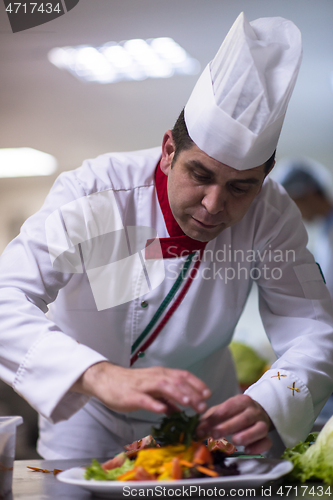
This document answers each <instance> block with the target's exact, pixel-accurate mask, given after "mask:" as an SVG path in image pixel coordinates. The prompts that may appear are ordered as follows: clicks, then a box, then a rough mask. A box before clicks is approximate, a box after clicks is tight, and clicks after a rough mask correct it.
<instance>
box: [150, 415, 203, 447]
mask: <svg viewBox="0 0 333 500" xmlns="http://www.w3.org/2000/svg"><path fill="white" fill-rule="evenodd" d="M199 419H200V415H199V414H198V413H197V414H196V415H194V416H193V417H189V416H188V415H186V413H185V412H183V411H180V412H179V411H176V412H174V413H172V414H171V415H170V416H169V417H164V418H163V420H162V422H161V424H160V426H159V427H158V428H157V427H153V428H152V435H153V437H154V439H156V441H157V442H158V443H159V444H160V445H162V446H166V445H176V444H179V443H182V444H184V445H185V446H186V447H188V446H190V445H191V443H192V441H196V440H197V436H196V430H197V427H198V424H199Z"/></svg>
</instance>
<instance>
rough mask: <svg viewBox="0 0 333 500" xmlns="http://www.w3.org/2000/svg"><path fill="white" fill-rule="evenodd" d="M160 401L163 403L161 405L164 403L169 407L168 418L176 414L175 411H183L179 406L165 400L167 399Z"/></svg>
mask: <svg viewBox="0 0 333 500" xmlns="http://www.w3.org/2000/svg"><path fill="white" fill-rule="evenodd" d="M159 401H161V403H164V404H165V405H166V407H167V411H166V412H165V413H166V414H167V415H168V416H169V415H172V413H174V412H175V411H181V409H180V408H179V406H177V405H175V404H173V403H172V402H171V401H169V400H167V399H165V398H161V399H159Z"/></svg>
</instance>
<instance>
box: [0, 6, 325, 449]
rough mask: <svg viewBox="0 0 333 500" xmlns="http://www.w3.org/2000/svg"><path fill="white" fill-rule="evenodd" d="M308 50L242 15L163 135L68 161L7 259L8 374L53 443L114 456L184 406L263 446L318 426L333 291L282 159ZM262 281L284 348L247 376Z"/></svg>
mask: <svg viewBox="0 0 333 500" xmlns="http://www.w3.org/2000/svg"><path fill="white" fill-rule="evenodd" d="M300 61H301V37H300V33H299V30H298V29H297V28H296V27H295V26H294V24H293V23H292V22H290V21H288V20H286V19H282V18H267V19H258V20H256V21H253V22H251V23H249V22H248V21H247V19H246V18H245V16H244V14H240V16H239V17H238V18H237V19H236V21H235V23H234V25H233V26H232V28H231V30H230V31H229V33H228V35H227V37H226V38H225V40H224V42H223V43H222V46H221V48H220V49H219V51H218V53H217V55H216V56H215V58H214V59H213V61H212V62H211V63H210V64H209V65H208V66H207V67H206V69H205V70H204V72H203V73H202V75H201V77H200V78H199V80H198V82H197V84H196V86H195V88H194V90H193V92H192V94H191V96H190V98H189V101H188V102H187V104H186V106H185V109H184V112H183V113H181V115H180V117H179V118H178V120H177V122H176V124H175V126H174V128H173V130H168V131H167V132H166V133H165V135H164V138H163V142H162V147H157V148H153V149H150V150H144V151H136V152H131V153H111V154H105V155H102V156H100V157H98V158H97V159H94V160H87V161H85V162H84V163H83V165H82V167H80V168H78V169H77V170H73V171H70V172H66V173H62V174H61V175H60V177H59V178H58V180H57V181H56V182H55V184H54V186H53V188H52V190H51V191H50V193H49V195H48V197H47V198H46V201H45V203H44V205H43V207H42V208H41V210H40V211H39V212H38V213H37V214H36V215H34V216H33V217H31V218H30V219H28V220H27V221H26V223H25V224H24V225H23V227H22V230H21V233H20V235H19V236H18V237H17V238H16V239H15V240H14V241H13V242H12V243H11V244H10V245H9V246H8V248H7V249H6V250H5V252H4V254H3V256H2V258H1V263H0V283H1V292H0V294H1V297H0V299H1V307H0V314H1V322H0V324H1V330H0V344H1V350H0V376H1V377H2V378H3V380H5V381H6V382H7V383H9V384H11V385H12V387H13V388H14V389H15V390H16V391H17V392H18V393H19V394H21V395H22V397H24V398H25V399H26V400H27V401H29V403H30V404H31V405H32V406H33V407H34V408H35V409H36V410H37V411H38V412H39V414H40V438H39V442H38V451H39V453H40V454H41V455H42V456H43V457H45V458H75V457H92V456H97V457H103V456H104V457H106V456H111V455H113V454H114V453H116V452H118V451H120V450H121V449H122V446H123V445H125V444H127V443H129V442H131V441H133V440H135V439H139V438H141V437H143V436H144V435H146V434H148V433H149V432H150V429H151V426H152V425H154V424H156V423H157V422H158V421H159V420H160V419H161V416H163V414H165V413H168V412H170V411H171V410H173V409H175V408H185V409H186V411H188V412H189V413H191V412H192V413H193V412H200V413H201V414H202V418H201V423H200V426H199V433H200V434H201V435H206V434H208V433H209V434H211V435H213V437H214V438H218V437H222V436H224V435H231V436H232V439H233V442H234V443H235V444H236V445H243V446H245V450H246V451H248V452H252V453H256V452H262V451H265V450H267V449H269V447H270V438H269V436H268V434H269V432H270V431H271V430H272V429H275V430H276V431H277V432H278V433H279V436H280V437H281V439H282V440H283V442H284V444H285V445H286V446H292V445H294V444H295V443H296V442H298V441H299V440H300V439H304V438H305V437H306V435H307V433H308V432H309V430H310V429H311V426H312V423H313V421H314V419H315V417H316V415H317V414H318V413H319V411H320V409H321V408H322V406H323V405H324V403H325V401H326V399H327V397H328V396H329V394H330V393H331V392H332V388H333V382H332V381H333V366H332V362H331V360H332V349H333V319H332V313H333V312H332V304H331V300H330V296H329V293H328V291H327V289H326V286H325V284H324V282H323V280H322V277H321V274H320V272H319V270H318V267H317V265H316V264H315V262H314V259H313V257H312V255H311V254H310V253H309V252H308V251H307V249H306V241H307V237H306V232H305V229H304V227H303V225H302V223H301V217H300V213H299V211H298V210H297V208H296V207H295V205H294V204H293V203H292V202H291V200H290V198H289V197H288V196H287V195H286V194H285V192H284V191H283V190H282V188H280V187H279V185H278V184H276V183H274V182H273V181H272V180H270V179H269V178H268V177H267V174H268V173H269V171H270V170H271V168H272V167H273V164H274V154H275V149H276V146H277V142H278V138H279V134H280V130H281V127H282V123H283V119H284V115H285V112H286V108H287V105H288V102H289V99H290V96H291V93H292V90H293V88H294V85H295V81H296V77H297V73H298V70H299V66H300ZM253 281H256V282H257V284H258V288H259V306H260V312H261V317H262V320H263V323H264V326H265V329H266V332H267V335H268V337H269V339H270V341H271V343H272V346H273V348H274V350H275V353H276V355H277V358H278V359H277V361H276V362H275V363H274V364H273V365H272V367H271V369H270V370H268V371H267V372H266V373H265V374H264V375H263V376H262V377H261V379H260V380H259V381H258V382H256V384H254V385H253V386H251V387H249V389H248V390H247V391H246V393H245V394H238V386H237V383H236V378H235V373H234V369H233V364H232V360H231V358H230V353H229V350H228V348H227V346H228V344H229V343H230V341H231V339H232V336H233V332H234V329H235V327H236V324H237V321H238V319H239V317H240V315H241V313H242V311H243V308H244V306H245V303H246V300H247V297H248V295H249V293H250V290H251V285H252V283H253Z"/></svg>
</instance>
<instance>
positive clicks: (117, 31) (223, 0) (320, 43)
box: [0, 0, 333, 458]
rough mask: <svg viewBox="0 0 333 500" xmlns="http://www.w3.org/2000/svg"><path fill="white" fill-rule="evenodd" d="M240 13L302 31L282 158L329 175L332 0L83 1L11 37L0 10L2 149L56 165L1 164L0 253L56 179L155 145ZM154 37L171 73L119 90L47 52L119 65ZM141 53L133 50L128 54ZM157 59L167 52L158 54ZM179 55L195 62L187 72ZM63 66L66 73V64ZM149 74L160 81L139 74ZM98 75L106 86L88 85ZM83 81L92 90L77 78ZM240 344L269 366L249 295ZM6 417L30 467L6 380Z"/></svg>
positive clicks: (119, 85)
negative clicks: (37, 171)
mask: <svg viewBox="0 0 333 500" xmlns="http://www.w3.org/2000/svg"><path fill="white" fill-rule="evenodd" d="M241 11H244V12H245V15H246V17H247V18H248V19H249V20H253V19H256V18H258V17H266V16H282V17H286V18H289V19H291V20H292V21H294V22H295V23H296V24H297V26H298V27H299V28H300V30H301V32H302V36H303V45H304V56H303V63H302V67H301V71H300V74H299V78H298V81H297V84H296V88H295V91H294V94H293V96H292V99H291V103H290V106H289V110H288V113H287V117H286V120H285V125H284V128H283V131H282V135H281V139H280V143H279V147H278V151H277V159H278V160H279V159H280V158H284V157H287V156H299V155H304V156H309V157H311V158H313V159H315V160H317V161H319V162H321V163H322V164H323V165H325V166H326V167H327V168H328V169H330V170H331V171H332V172H333V136H332V131H333V2H332V0H317V1H314V0H232V1H231V0H168V1H166V2H163V1H161V0H80V1H79V3H78V5H77V6H76V7H75V8H73V9H72V10H71V11H69V12H68V13H66V14H65V15H64V16H61V17H59V18H58V19H55V20H53V21H51V22H49V23H47V24H43V25H41V26H38V27H35V28H32V29H29V30H26V31H22V32H19V33H15V34H13V33H12V31H11V28H10V24H9V20H8V18H7V15H6V12H5V6H4V3H3V2H1V3H0V116H1V119H0V148H33V149H35V150H38V151H42V152H44V153H48V154H50V155H52V156H53V157H54V158H55V159H56V162H57V169H56V171H55V172H53V173H52V174H51V175H38V176H36V175H35V176H34V175H31V176H27V172H24V176H22V177H11V175H14V167H13V166H9V165H10V163H9V160H8V162H7V160H1V159H0V162H1V163H0V172H2V175H4V177H3V178H0V251H1V252H2V250H3V249H4V248H5V246H6V244H7V243H8V242H9V241H10V240H11V239H12V238H14V237H15V236H16V235H17V234H18V232H19V230H20V226H21V225H22V223H23V222H24V220H25V219H26V218H28V217H29V216H30V215H31V214H33V213H34V212H35V211H37V210H38V209H39V208H40V206H41V204H42V203H43V200H44V198H45V196H46V194H47V192H48V190H49V189H50V187H51V185H52V183H53V182H54V180H55V178H56V176H57V175H59V173H60V172H62V171H65V170H70V169H74V168H76V167H78V166H80V164H81V163H82V161H83V160H84V159H85V158H92V157H95V156H97V155H99V154H102V153H106V152H108V151H128V150H134V149H143V148H149V147H152V146H157V145H159V144H160V143H161V140H162V137H163V134H164V132H165V130H167V129H169V128H171V127H172V126H173V123H174V121H175V120H176V118H177V116H178V114H179V112H180V111H181V109H182V108H183V106H184V105H185V103H186V101H187V99H188V97H189V94H190V92H191V90H192V88H193V86H194V84H195V82H196V80H197V78H198V76H199V74H200V71H201V70H203V69H204V67H205V66H206V64H207V63H208V62H209V61H210V60H211V59H212V58H213V56H214V55H215V53H216V51H217V49H218V48H219V46H220V44H221V42H222V40H223V38H224V37H225V35H226V33H227V31H228V30H229V28H230V26H231V25H232V23H233V21H234V20H235V19H236V17H237V16H238V14H239V13H240V12H241ZM160 37H163V38H165V37H166V38H172V39H173V40H174V41H175V42H176V43H177V44H179V45H180V47H182V49H183V51H182V50H180V49H179V48H178V47H177V46H175V45H173V46H171V48H172V47H173V50H174V55H175V58H174V59H175V61H176V69H175V70H172V68H171V67H170V64H168V65H167V66H166V67H162V66H161V65H160V66H158V67H157V68H155V70H154V69H152V68H150V69H149V64H148V62H147V61H146V63H145V64H146V69H145V70H143V72H142V71H141V72H140V70H138V69H136V70H135V71H132V74H131V76H130V77H129V78H130V79H129V80H126V81H119V80H118V81H116V82H111V80H112V75H111V74H106V73H105V70H103V69H101V66H100V64H101V62H100V61H99V62H98V61H97V60H94V61H93V62H92V64H93V65H94V69H93V70H91V71H90V72H89V70H87V71H88V72H87V71H84V69H85V67H86V66H87V64H88V60H89V59H91V60H92V59H93V56H94V54H95V56H96V52H94V51H91V50H90V51H89V50H88V51H87V50H86V51H85V52H81V61H80V64H79V66H78V65H76V67H78V68H79V72H78V74H77V75H76V76H75V75H74V73H73V71H74V69H73V68H74V66H75V64H74V63H73V58H74V56H75V53H74V51H73V50H72V51H68V50H67V51H64V50H63V51H54V50H53V52H52V53H51V55H49V53H50V51H51V50H52V49H55V48H63V47H77V46H86V48H87V47H101V46H105V44H108V45H107V46H105V48H107V47H108V48H110V47H113V48H114V47H118V49H117V50H118V56H119V58H120V62H121V63H124V61H125V59H124V58H125V55H124V54H125V52H124V50H123V49H124V47H126V45H124V41H125V40H132V39H143V40H148V39H149V40H151V39H153V38H160ZM110 42H114V43H110ZM164 42H168V43H170V40H164ZM117 43H119V44H120V45H117ZM149 43H150V42H149ZM141 45H142V44H141ZM166 45H167V44H166ZM128 47H129V45H127V48H128ZM137 47H138V46H136V48H135V47H134V48H133V46H132V49H133V50H134V52H135V51H138V50H139V49H138V48H137ZM149 47H152V45H150V46H149ZM119 48H120V49H121V50H120V51H119ZM146 48H147V47H146ZM133 50H132V52H133ZM161 50H162V52H163V50H167V49H166V48H165V47H164V48H163V47H162V48H161V46H160V52H161ZM184 51H186V53H187V54H188V56H189V57H190V59H189V60H188V61H187V62H184V64H185V65H184V66H182V60H183V56H184ZM111 52H112V50H111ZM111 52H110V54H111ZM116 52H117V51H116ZM116 52H114V54H116ZM150 55H151V54H150ZM62 56H64V57H65V59H62ZM126 57H127V56H126ZM165 57H167V56H165ZM50 59H51V60H52V61H53V63H55V64H53V63H51V61H50ZM155 59H156V57H155ZM66 61H67V63H68V62H69V64H70V65H71V66H70V67H71V68H72V71H71V72H70V71H67V70H66V69H65V68H63V67H62V66H63V65H64V64H66ZM169 62H170V61H169ZM123 66H124V64H123ZM123 69H124V67H123V68H122V70H121V71H123ZM145 71H146V72H147V71H148V73H150V74H154V73H155V76H157V78H151V77H149V78H148V77H146V76H145ZM97 73H101V75H100V76H102V79H103V80H104V83H99V82H98V81H94V80H95V77H96V78H97V76H96V75H97ZM84 76H87V77H88V79H90V81H84V80H83V79H82V78H83V77H84ZM134 77H138V78H139V80H135V79H133V78H134ZM21 164H22V162H21ZM44 173H45V172H44ZM236 338H237V339H238V340H240V341H242V342H245V343H248V344H249V345H252V346H253V347H254V348H255V349H256V350H257V351H258V352H260V353H261V354H262V355H263V356H265V357H266V358H267V361H268V362H271V361H272V360H273V359H274V355H273V353H272V351H271V350H270V346H269V344H268V341H267V340H266V338H265V334H264V331H263V327H262V324H261V321H260V317H259V315H258V311H257V297H256V290H255V289H254V291H253V293H252V294H251V296H250V300H249V303H248V306H247V307H246V310H245V312H244V315H243V317H242V319H241V320H240V322H239V325H238V327H237V333H236ZM59 362H61V360H59ZM36 389H37V390H38V388H36ZM9 414H20V415H23V417H24V420H25V423H24V425H23V426H21V427H20V428H19V429H18V436H19V440H18V450H17V458H33V457H34V456H36V455H35V452H34V443H35V440H36V420H37V417H36V414H35V412H34V411H33V410H32V409H30V407H29V406H28V405H27V404H26V403H25V402H23V401H22V400H21V398H19V397H18V396H17V395H16V394H15V393H14V392H13V391H12V390H11V389H10V388H9V387H8V386H5V385H3V383H1V385H0V415H9Z"/></svg>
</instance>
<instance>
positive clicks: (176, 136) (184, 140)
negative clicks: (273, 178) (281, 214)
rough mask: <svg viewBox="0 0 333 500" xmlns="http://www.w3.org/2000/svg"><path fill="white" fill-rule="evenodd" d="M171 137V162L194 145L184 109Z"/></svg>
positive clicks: (266, 169) (268, 165) (269, 167)
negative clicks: (172, 147)
mask: <svg viewBox="0 0 333 500" xmlns="http://www.w3.org/2000/svg"><path fill="white" fill-rule="evenodd" d="M171 132H172V138H173V142H174V145H175V154H174V156H173V162H174V161H175V160H176V158H177V156H178V155H179V153H180V152H181V151H183V150H185V149H191V147H192V146H193V145H194V142H193V141H192V139H191V137H190V136H189V133H188V130H187V126H186V123H185V118H184V109H183V110H182V111H181V113H180V115H179V116H178V118H177V121H176V123H175V125H174V127H173V129H172V131H171ZM275 152H276V151H274V153H273V154H272V156H271V157H270V158H268V160H267V161H266V164H265V175H267V174H268V172H269V171H270V169H271V167H272V165H273V163H274V161H275Z"/></svg>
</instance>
